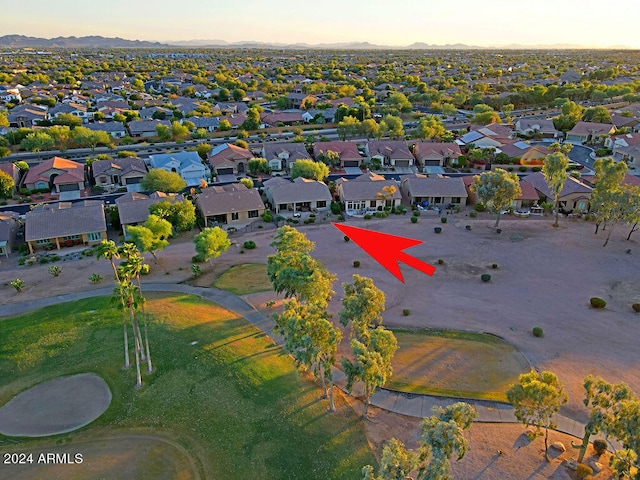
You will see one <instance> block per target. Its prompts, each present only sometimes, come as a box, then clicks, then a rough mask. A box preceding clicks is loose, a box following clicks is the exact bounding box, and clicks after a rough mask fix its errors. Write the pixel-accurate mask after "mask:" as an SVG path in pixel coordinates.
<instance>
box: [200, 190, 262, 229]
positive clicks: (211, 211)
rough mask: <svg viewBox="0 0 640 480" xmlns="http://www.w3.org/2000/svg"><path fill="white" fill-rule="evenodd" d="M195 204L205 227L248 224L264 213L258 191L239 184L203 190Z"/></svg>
mask: <svg viewBox="0 0 640 480" xmlns="http://www.w3.org/2000/svg"><path fill="white" fill-rule="evenodd" d="M195 204H196V209H197V210H198V212H199V213H200V215H202V217H203V218H204V220H205V225H207V226H215V225H234V224H242V223H249V222H252V221H254V220H256V219H257V218H259V217H260V215H262V214H263V213H264V211H265V206H264V203H263V202H262V198H260V193H258V190H256V189H255V188H252V189H248V188H247V187H246V186H244V185H243V184H241V183H232V184H229V185H215V186H213V187H208V188H204V189H203V190H202V193H201V194H200V195H198V196H197V197H196V201H195Z"/></svg>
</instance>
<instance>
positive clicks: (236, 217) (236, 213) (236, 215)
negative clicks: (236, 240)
mask: <svg viewBox="0 0 640 480" xmlns="http://www.w3.org/2000/svg"><path fill="white" fill-rule="evenodd" d="M231 220H238V212H233V213H232V214H231Z"/></svg>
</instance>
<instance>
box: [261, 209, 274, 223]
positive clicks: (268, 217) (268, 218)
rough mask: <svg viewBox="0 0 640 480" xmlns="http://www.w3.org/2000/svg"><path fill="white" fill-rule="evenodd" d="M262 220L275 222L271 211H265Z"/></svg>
mask: <svg viewBox="0 0 640 480" xmlns="http://www.w3.org/2000/svg"><path fill="white" fill-rule="evenodd" d="M262 220H264V221H265V222H267V223H271V222H273V216H272V215H271V213H269V212H264V213H263V214H262Z"/></svg>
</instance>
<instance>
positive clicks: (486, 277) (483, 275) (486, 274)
mask: <svg viewBox="0 0 640 480" xmlns="http://www.w3.org/2000/svg"><path fill="white" fill-rule="evenodd" d="M480 280H482V281H483V282H484V283H487V282H488V281H489V280H491V275H489V274H488V273H483V274H482V275H480Z"/></svg>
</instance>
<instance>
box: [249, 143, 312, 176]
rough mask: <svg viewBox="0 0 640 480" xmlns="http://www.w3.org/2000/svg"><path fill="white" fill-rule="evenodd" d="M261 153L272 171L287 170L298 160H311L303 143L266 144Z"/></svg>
mask: <svg viewBox="0 0 640 480" xmlns="http://www.w3.org/2000/svg"><path fill="white" fill-rule="evenodd" d="M260 153H261V155H262V158H264V159H265V160H266V161H267V163H268V164H269V168H271V170H286V169H287V168H291V166H292V165H293V163H294V162H295V161H296V160H310V159H311V155H309V153H307V149H306V148H305V146H304V144H302V143H265V144H263V145H262V149H261V152H260Z"/></svg>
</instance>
